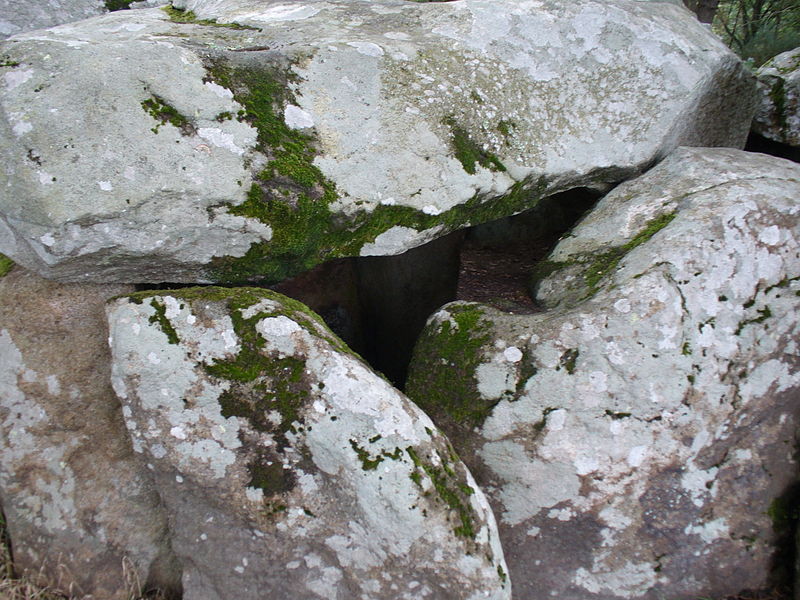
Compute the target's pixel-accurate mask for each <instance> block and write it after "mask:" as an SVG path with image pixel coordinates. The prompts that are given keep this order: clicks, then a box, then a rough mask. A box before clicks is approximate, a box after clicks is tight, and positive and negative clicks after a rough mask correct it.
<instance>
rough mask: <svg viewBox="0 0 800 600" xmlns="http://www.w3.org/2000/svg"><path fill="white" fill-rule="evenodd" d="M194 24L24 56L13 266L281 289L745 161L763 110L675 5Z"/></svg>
mask: <svg viewBox="0 0 800 600" xmlns="http://www.w3.org/2000/svg"><path fill="white" fill-rule="evenodd" d="M184 7H185V9H186V10H178V9H175V8H170V9H167V10H161V9H144V10H135V11H120V12H117V13H112V14H109V15H104V16H100V17H96V18H94V19H90V20H87V21H83V22H81V23H77V24H71V25H64V26H60V27H56V28H53V29H50V30H45V31H36V32H30V33H25V34H20V35H17V36H15V37H14V38H12V39H10V40H8V41H6V42H5V43H4V44H3V45H2V46H0V61H1V62H0V71H1V73H0V79H1V81H0V87H1V88H2V89H1V90H0V115H1V117H2V118H0V140H2V141H1V142H0V158H2V162H3V167H4V168H3V172H2V176H1V177H2V179H0V185H2V188H3V190H4V191H3V195H2V197H1V198H0V252H2V253H4V254H7V255H8V256H9V257H11V258H12V259H14V260H15V261H17V262H18V263H19V264H22V265H24V266H27V267H28V268H30V269H33V270H35V271H37V272H39V273H41V274H42V275H44V276H46V277H49V278H55V279H59V280H65V281H98V280H103V281H109V282H110V281H141V282H145V281H149V282H163V281H173V282H181V281H186V282H192V281H199V282H209V281H215V282H243V281H249V280H256V279H259V280H266V281H277V280H281V279H283V278H285V277H287V276H289V275H292V274H294V273H297V272H300V271H303V270H306V269H308V268H309V267H311V266H313V265H315V264H317V263H319V262H322V261H324V260H327V259H330V258H334V257H339V256H378V255H394V254H399V253H402V252H404V251H406V250H408V249H410V248H413V247H416V246H418V245H420V244H422V243H425V242H427V241H430V240H432V239H434V238H436V237H440V236H443V235H445V234H446V233H448V232H450V231H453V230H454V229H458V228H462V227H466V226H469V225H475V224H478V223H482V222H486V221H490V220H493V219H497V218H500V217H505V216H508V215H511V214H515V213H517V212H520V211H522V210H525V209H527V208H530V207H531V206H533V205H534V204H535V203H536V202H537V201H538V199H539V198H541V197H543V196H546V195H550V194H553V193H555V192H558V191H561V190H564V189H567V188H572V187H577V186H583V185H591V184H599V183H607V182H618V181H620V180H622V179H624V178H627V177H630V176H632V175H634V174H637V173H638V172H639V171H641V170H642V169H644V168H646V167H647V166H649V165H650V164H652V162H653V161H654V160H656V159H658V158H660V157H662V156H664V155H665V154H667V153H668V152H669V151H671V150H672V149H673V148H674V147H676V146H677V145H679V144H684V145H701V146H741V145H742V144H743V143H744V139H745V136H746V134H747V130H748V128H749V124H750V120H751V116H752V112H753V110H754V101H755V97H754V83H753V81H754V80H753V78H752V77H751V76H749V75H748V74H747V73H746V71H744V70H743V69H742V65H741V63H740V62H739V60H738V59H737V58H736V57H735V56H734V55H733V54H732V53H731V52H730V51H729V50H727V49H726V48H725V47H724V46H723V44H722V43H721V42H720V41H719V40H718V39H717V38H716V37H715V36H713V35H712V34H711V33H710V32H708V31H706V29H704V28H703V27H702V26H701V25H700V24H699V23H697V22H696V20H695V19H694V17H693V16H692V15H691V14H690V13H689V12H688V11H686V10H685V9H683V8H681V7H679V6H676V5H674V4H671V3H661V2H629V1H627V0H607V1H603V2H599V1H595V0H578V1H573V0H570V1H558V2H548V3H522V4H520V3H519V2H517V1H516V0H463V1H460V2H445V3H417V2H406V1H401V0H379V1H375V2H360V1H354V0H333V1H330V2H321V1H309V2H295V3H291V4H286V3H281V2H265V1H262V0H258V1H255V0H225V1H217V0H214V1H211V2H205V1H202V0H191V1H189V2H185V3H184Z"/></svg>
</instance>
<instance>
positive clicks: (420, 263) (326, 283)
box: [139, 188, 602, 390]
mask: <svg viewBox="0 0 800 600" xmlns="http://www.w3.org/2000/svg"><path fill="white" fill-rule="evenodd" d="M601 195H602V194H601V193H600V192H598V191H594V190H590V189H588V188H577V189H574V190H569V191H567V192H562V193H560V194H556V195H554V196H550V197H548V198H545V199H543V200H541V201H540V202H539V203H538V204H537V206H535V207H534V208H532V209H530V210H528V211H525V212H523V213H520V214H518V215H515V216H513V217H506V218H503V219H498V220H497V221H492V222H490V223H485V224H482V225H477V226H475V227H471V228H468V229H465V230H462V231H456V232H454V233H451V234H449V235H446V236H444V237H441V238H439V239H436V240H434V241H432V242H429V243H427V244H424V245H422V246H419V247H417V248H413V249H411V250H408V251H407V252H404V253H403V254H399V255H396V256H374V257H361V258H343V259H336V260H332V261H329V262H326V263H324V264H322V265H319V266H317V267H315V268H314V269H311V270H309V271H307V272H305V273H302V274H300V275H297V276H296V277H292V278H291V279H287V280H285V281H282V282H280V283H278V284H276V285H272V286H269V287H270V289H273V290H275V291H276V292H279V293H281V294H284V295H286V296H289V297H291V298H295V299H296V300H299V301H300V302H303V303H304V304H306V305H307V306H308V307H309V308H311V309H312V310H313V311H315V312H316V313H317V314H319V315H320V316H321V317H322V318H323V319H324V320H325V322H326V323H327V324H328V326H329V327H330V328H331V329H332V330H333V331H334V333H336V334H337V335H338V336H339V337H340V338H342V339H343V340H344V341H345V343H347V345H348V346H350V348H352V349H353V350H354V351H356V352H358V353H359V354H360V355H361V356H362V357H363V358H364V359H365V360H366V361H367V362H369V364H370V365H371V366H372V367H373V368H374V369H376V370H377V371H380V372H381V373H383V374H384V375H385V376H386V378H387V379H389V381H391V383H392V384H393V385H395V386H396V387H398V388H399V389H401V390H402V389H404V386H405V379H406V374H407V371H408V364H409V362H410V360H411V354H412V351H413V349H414V344H415V343H416V340H417V338H418V337H419V334H420V333H421V332H422V329H423V327H424V326H425V322H426V321H427V319H428V317H429V316H430V315H431V314H433V313H434V312H435V311H436V310H437V309H438V308H439V307H441V306H442V305H444V304H446V303H448V302H451V301H453V300H468V301H474V302H482V303H485V304H489V305H492V306H495V307H497V308H499V309H501V310H505V311H508V312H514V313H530V312H536V311H538V310H540V308H539V307H538V306H537V305H536V303H535V302H534V301H533V299H532V298H531V296H530V294H529V290H528V287H529V286H528V284H529V278H530V274H531V271H532V269H533V266H534V265H535V264H536V263H537V262H538V261H539V260H541V259H543V258H545V257H546V256H547V254H548V253H549V252H550V250H551V249H552V247H553V246H554V245H555V244H556V242H558V240H559V238H560V237H561V236H562V235H563V234H564V233H565V232H567V231H569V230H570V229H571V228H572V227H573V226H574V225H575V224H576V222H577V221H578V220H579V219H580V218H581V216H582V215H583V214H584V213H585V212H586V211H587V210H588V209H590V208H591V207H592V206H593V205H594V204H595V203H596V202H597V200H598V198H599V197H600V196H601ZM139 287H140V289H165V288H167V289H168V288H179V287H185V286H181V285H174V284H172V285H171V284H159V285H147V286H139Z"/></svg>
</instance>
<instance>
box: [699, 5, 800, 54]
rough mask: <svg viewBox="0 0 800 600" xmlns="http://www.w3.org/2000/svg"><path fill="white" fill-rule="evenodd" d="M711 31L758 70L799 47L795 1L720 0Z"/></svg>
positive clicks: (799, 18) (799, 22)
mask: <svg viewBox="0 0 800 600" xmlns="http://www.w3.org/2000/svg"><path fill="white" fill-rule="evenodd" d="M713 28H714V31H715V32H716V33H717V34H719V35H720V36H721V37H722V39H723V40H724V41H725V43H726V44H727V45H728V46H729V47H730V48H731V49H732V50H733V51H734V52H736V53H737V54H738V55H739V56H741V57H742V58H743V59H745V60H747V61H748V62H750V63H751V64H752V66H754V67H759V66H761V65H762V64H764V63H765V62H766V61H767V60H769V59H770V58H772V57H773V56H775V55H777V54H780V53H781V52H785V51H786V50H791V49H792V48H795V47H797V46H800V3H798V2H797V0H720V3H719V6H718V8H717V12H716V16H715V18H714V25H713Z"/></svg>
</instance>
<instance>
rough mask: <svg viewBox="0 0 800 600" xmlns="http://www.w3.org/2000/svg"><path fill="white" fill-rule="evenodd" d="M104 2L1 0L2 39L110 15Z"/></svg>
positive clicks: (94, 0) (0, 27) (0, 33)
mask: <svg viewBox="0 0 800 600" xmlns="http://www.w3.org/2000/svg"><path fill="white" fill-rule="evenodd" d="M107 10H108V9H107V8H106V6H105V3H104V0H37V1H35V2H25V1H22V0H0V39H3V38H7V37H8V36H10V35H14V34H17V33H22V32H23V31H30V30H32V29H44V28H45V27H54V26H55V25H61V24H62V23H70V22H72V21H80V20H81V19H88V18H89V17H94V16H95V15H101V14H103V13H104V12H107Z"/></svg>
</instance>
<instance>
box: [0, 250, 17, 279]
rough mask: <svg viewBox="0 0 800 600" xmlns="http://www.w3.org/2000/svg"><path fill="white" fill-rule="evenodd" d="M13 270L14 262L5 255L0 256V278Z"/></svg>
mask: <svg viewBox="0 0 800 600" xmlns="http://www.w3.org/2000/svg"><path fill="white" fill-rule="evenodd" d="M13 268H14V261H13V260H11V259H10V258H8V257H7V256H6V255H5V254H0V277H5V276H6V275H8V272H9V271H11V269H13Z"/></svg>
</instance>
